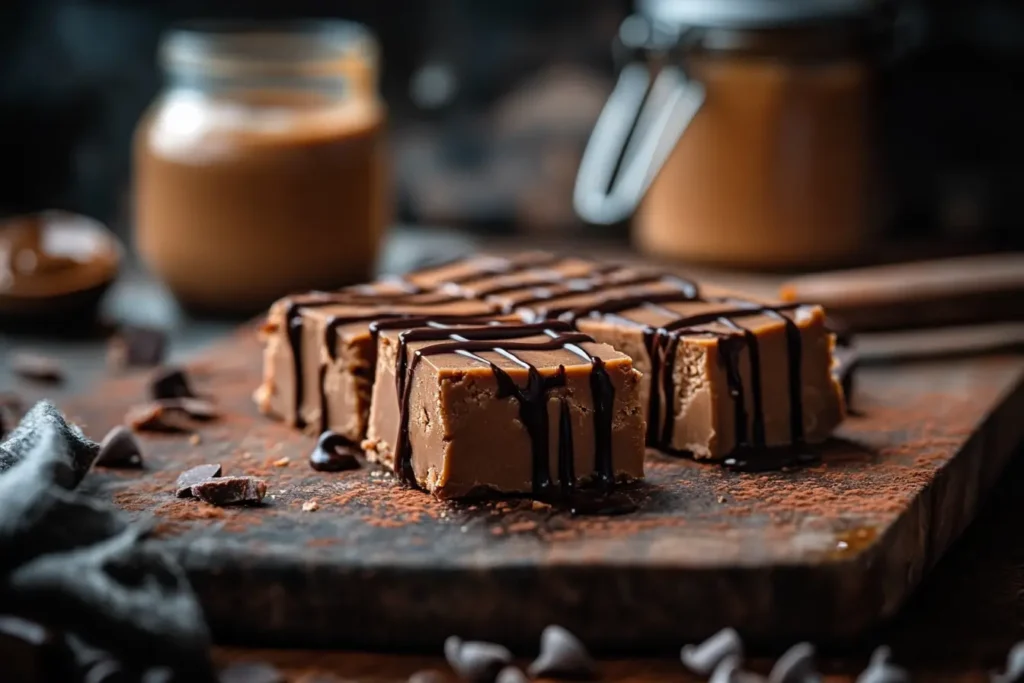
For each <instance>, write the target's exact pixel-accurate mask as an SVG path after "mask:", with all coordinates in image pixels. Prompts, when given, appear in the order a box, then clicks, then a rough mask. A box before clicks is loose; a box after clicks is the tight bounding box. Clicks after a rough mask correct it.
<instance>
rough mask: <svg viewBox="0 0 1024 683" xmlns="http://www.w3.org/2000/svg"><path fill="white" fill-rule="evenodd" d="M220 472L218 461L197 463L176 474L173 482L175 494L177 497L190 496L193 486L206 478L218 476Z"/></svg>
mask: <svg viewBox="0 0 1024 683" xmlns="http://www.w3.org/2000/svg"><path fill="white" fill-rule="evenodd" d="M220 472H221V470H220V464H218V463H210V464H208V465H197V466H196V467H193V468H191V469H188V470H185V471H184V472H182V473H181V474H179V475H178V481H177V482H175V484H174V486H175V495H176V496H177V497H178V498H191V497H192V487H193V486H195V485H196V484H199V483H202V482H204V481H206V480H207V479H214V478H216V477H219V476H220Z"/></svg>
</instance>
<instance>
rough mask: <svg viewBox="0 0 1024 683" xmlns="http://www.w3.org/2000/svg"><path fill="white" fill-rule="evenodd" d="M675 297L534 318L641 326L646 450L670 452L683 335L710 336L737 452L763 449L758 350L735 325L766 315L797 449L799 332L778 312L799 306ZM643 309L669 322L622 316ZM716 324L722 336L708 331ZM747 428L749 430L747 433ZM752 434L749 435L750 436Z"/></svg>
mask: <svg viewBox="0 0 1024 683" xmlns="http://www.w3.org/2000/svg"><path fill="white" fill-rule="evenodd" d="M679 282H680V285H681V286H680V289H679V291H677V292H650V293H643V292H640V293H635V292H629V293H625V294H622V295H619V296H609V297H606V298H604V299H602V300H601V301H599V302H597V303H595V304H591V305H584V306H580V307H576V308H571V307H570V308H556V307H555V308H548V309H542V310H541V311H539V312H537V313H536V314H535V315H540V316H557V317H559V318H560V319H562V320H567V321H569V322H572V323H574V324H575V323H576V321H577V320H579V319H580V318H582V317H604V316H609V317H614V319H615V320H617V321H621V322H624V323H626V324H630V325H641V326H642V327H643V329H644V344H645V346H646V351H647V355H648V356H649V357H650V359H651V375H652V381H651V392H650V397H649V399H648V400H649V405H648V425H647V445H648V446H650V447H652V448H659V449H662V450H671V442H672V428H673V424H674V422H675V419H674V410H675V406H674V403H673V401H672V396H673V395H674V394H675V378H674V377H673V370H674V367H675V358H676V353H677V352H678V349H679V343H680V339H681V337H682V336H684V335H710V336H713V337H716V338H717V340H718V342H717V343H718V349H719V352H720V356H719V357H720V358H721V361H722V363H723V364H724V367H725V375H726V379H727V382H728V387H729V394H730V397H731V398H732V401H733V406H734V410H735V417H734V421H735V442H736V445H737V447H744V446H749V447H754V448H765V447H766V445H767V443H766V439H765V421H764V404H763V402H764V392H763V390H762V387H761V360H760V346H759V343H758V339H757V335H756V334H755V333H754V332H753V331H752V330H749V329H747V328H744V327H743V326H742V325H741V324H740V322H739V321H740V320H743V319H744V318H749V317H754V316H763V315H767V316H770V317H773V318H776V319H778V320H781V321H783V324H784V325H785V328H786V355H787V363H788V384H789V390H788V394H789V403H790V441H791V442H792V443H793V444H799V443H801V442H802V441H803V432H804V430H803V400H802V388H803V387H802V383H801V370H800V368H801V364H802V362H803V351H802V344H801V340H800V330H799V328H797V326H796V323H795V322H794V321H793V320H792V319H791V318H790V317H789V316H787V315H784V312H786V311H791V310H794V309H797V308H799V307H800V304H782V305H779V306H765V305H760V304H757V303H754V302H751V301H745V300H742V299H736V298H718V297H709V298H702V297H701V296H699V291H698V288H697V286H696V284H695V283H691V282H687V281H685V280H680V281H679ZM673 302H693V303H723V304H726V305H727V306H726V307H724V308H721V309H716V310H713V311H707V312H704V313H700V314H697V315H690V316H687V315H682V314H680V313H679V312H677V311H675V310H673V309H671V308H668V307H666V306H664V305H663V304H666V303H673ZM641 307H646V308H649V309H653V310H656V311H657V312H659V313H661V314H663V315H666V316H667V317H669V318H670V320H669V321H667V322H665V323H663V324H661V325H658V326H653V325H647V324H644V323H642V322H639V321H637V320H633V319H631V318H629V317H627V316H626V315H625V312H626V311H628V310H631V309H636V308H641ZM713 323H718V324H720V325H722V326H724V327H726V328H728V330H729V331H728V332H722V331H720V330H716V329H714V328H713V327H710V325H711V324H713ZM744 349H746V351H747V357H748V359H749V362H750V377H751V381H750V384H751V386H750V390H751V402H752V404H753V421H752V423H751V420H750V416H748V414H747V408H746V396H745V391H744V386H743V380H742V375H741V373H740V359H741V355H742V352H743V350H744ZM662 397H664V402H665V406H664V413H665V416H664V418H663V419H661V421H660V429H659V417H660V416H661V413H662V406H661V401H662ZM748 424H750V426H751V428H750V430H749V432H748ZM751 432H752V433H751Z"/></svg>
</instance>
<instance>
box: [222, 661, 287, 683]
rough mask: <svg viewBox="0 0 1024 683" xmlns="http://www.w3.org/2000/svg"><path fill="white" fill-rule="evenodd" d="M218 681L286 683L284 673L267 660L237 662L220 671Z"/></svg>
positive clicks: (232, 682)
mask: <svg viewBox="0 0 1024 683" xmlns="http://www.w3.org/2000/svg"><path fill="white" fill-rule="evenodd" d="M219 680H220V683H287V679H286V678H285V676H284V674H283V673H281V672H280V671H279V670H278V668H277V667H276V666H274V665H273V664H270V663H268V662H239V663H237V664H232V665H230V666H228V667H227V668H225V669H222V670H221V672H220V679H219Z"/></svg>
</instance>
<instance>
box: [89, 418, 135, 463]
mask: <svg viewBox="0 0 1024 683" xmlns="http://www.w3.org/2000/svg"><path fill="white" fill-rule="evenodd" d="M95 464H96V465H99V466H100V467H115V468H116V467H120V468H139V467H142V447H141V446H140V445H139V440H138V439H136V438H135V434H133V433H132V430H130V429H128V428H127V427H125V426H121V425H119V426H117V427H114V428H113V429H111V430H110V431H109V432H107V435H106V436H105V437H103V441H101V442H100V453H99V455H97V456H96V463H95Z"/></svg>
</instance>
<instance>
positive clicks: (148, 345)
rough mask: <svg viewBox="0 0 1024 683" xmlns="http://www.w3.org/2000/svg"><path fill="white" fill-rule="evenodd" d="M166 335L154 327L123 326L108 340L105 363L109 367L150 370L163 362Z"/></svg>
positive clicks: (165, 349)
mask: <svg viewBox="0 0 1024 683" xmlns="http://www.w3.org/2000/svg"><path fill="white" fill-rule="evenodd" d="M166 351H167V333H166V332H164V331H163V330H160V329H157V328H155V327H143V326H139V325H125V326H124V327H121V328H120V329H118V331H117V334H116V335H115V336H113V337H111V338H110V342H109V345H108V347H107V362H108V364H109V365H110V367H112V368H115V369H120V368H150V367H153V366H156V365H160V363H162V362H163V360H164V355H165V353H166Z"/></svg>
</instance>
